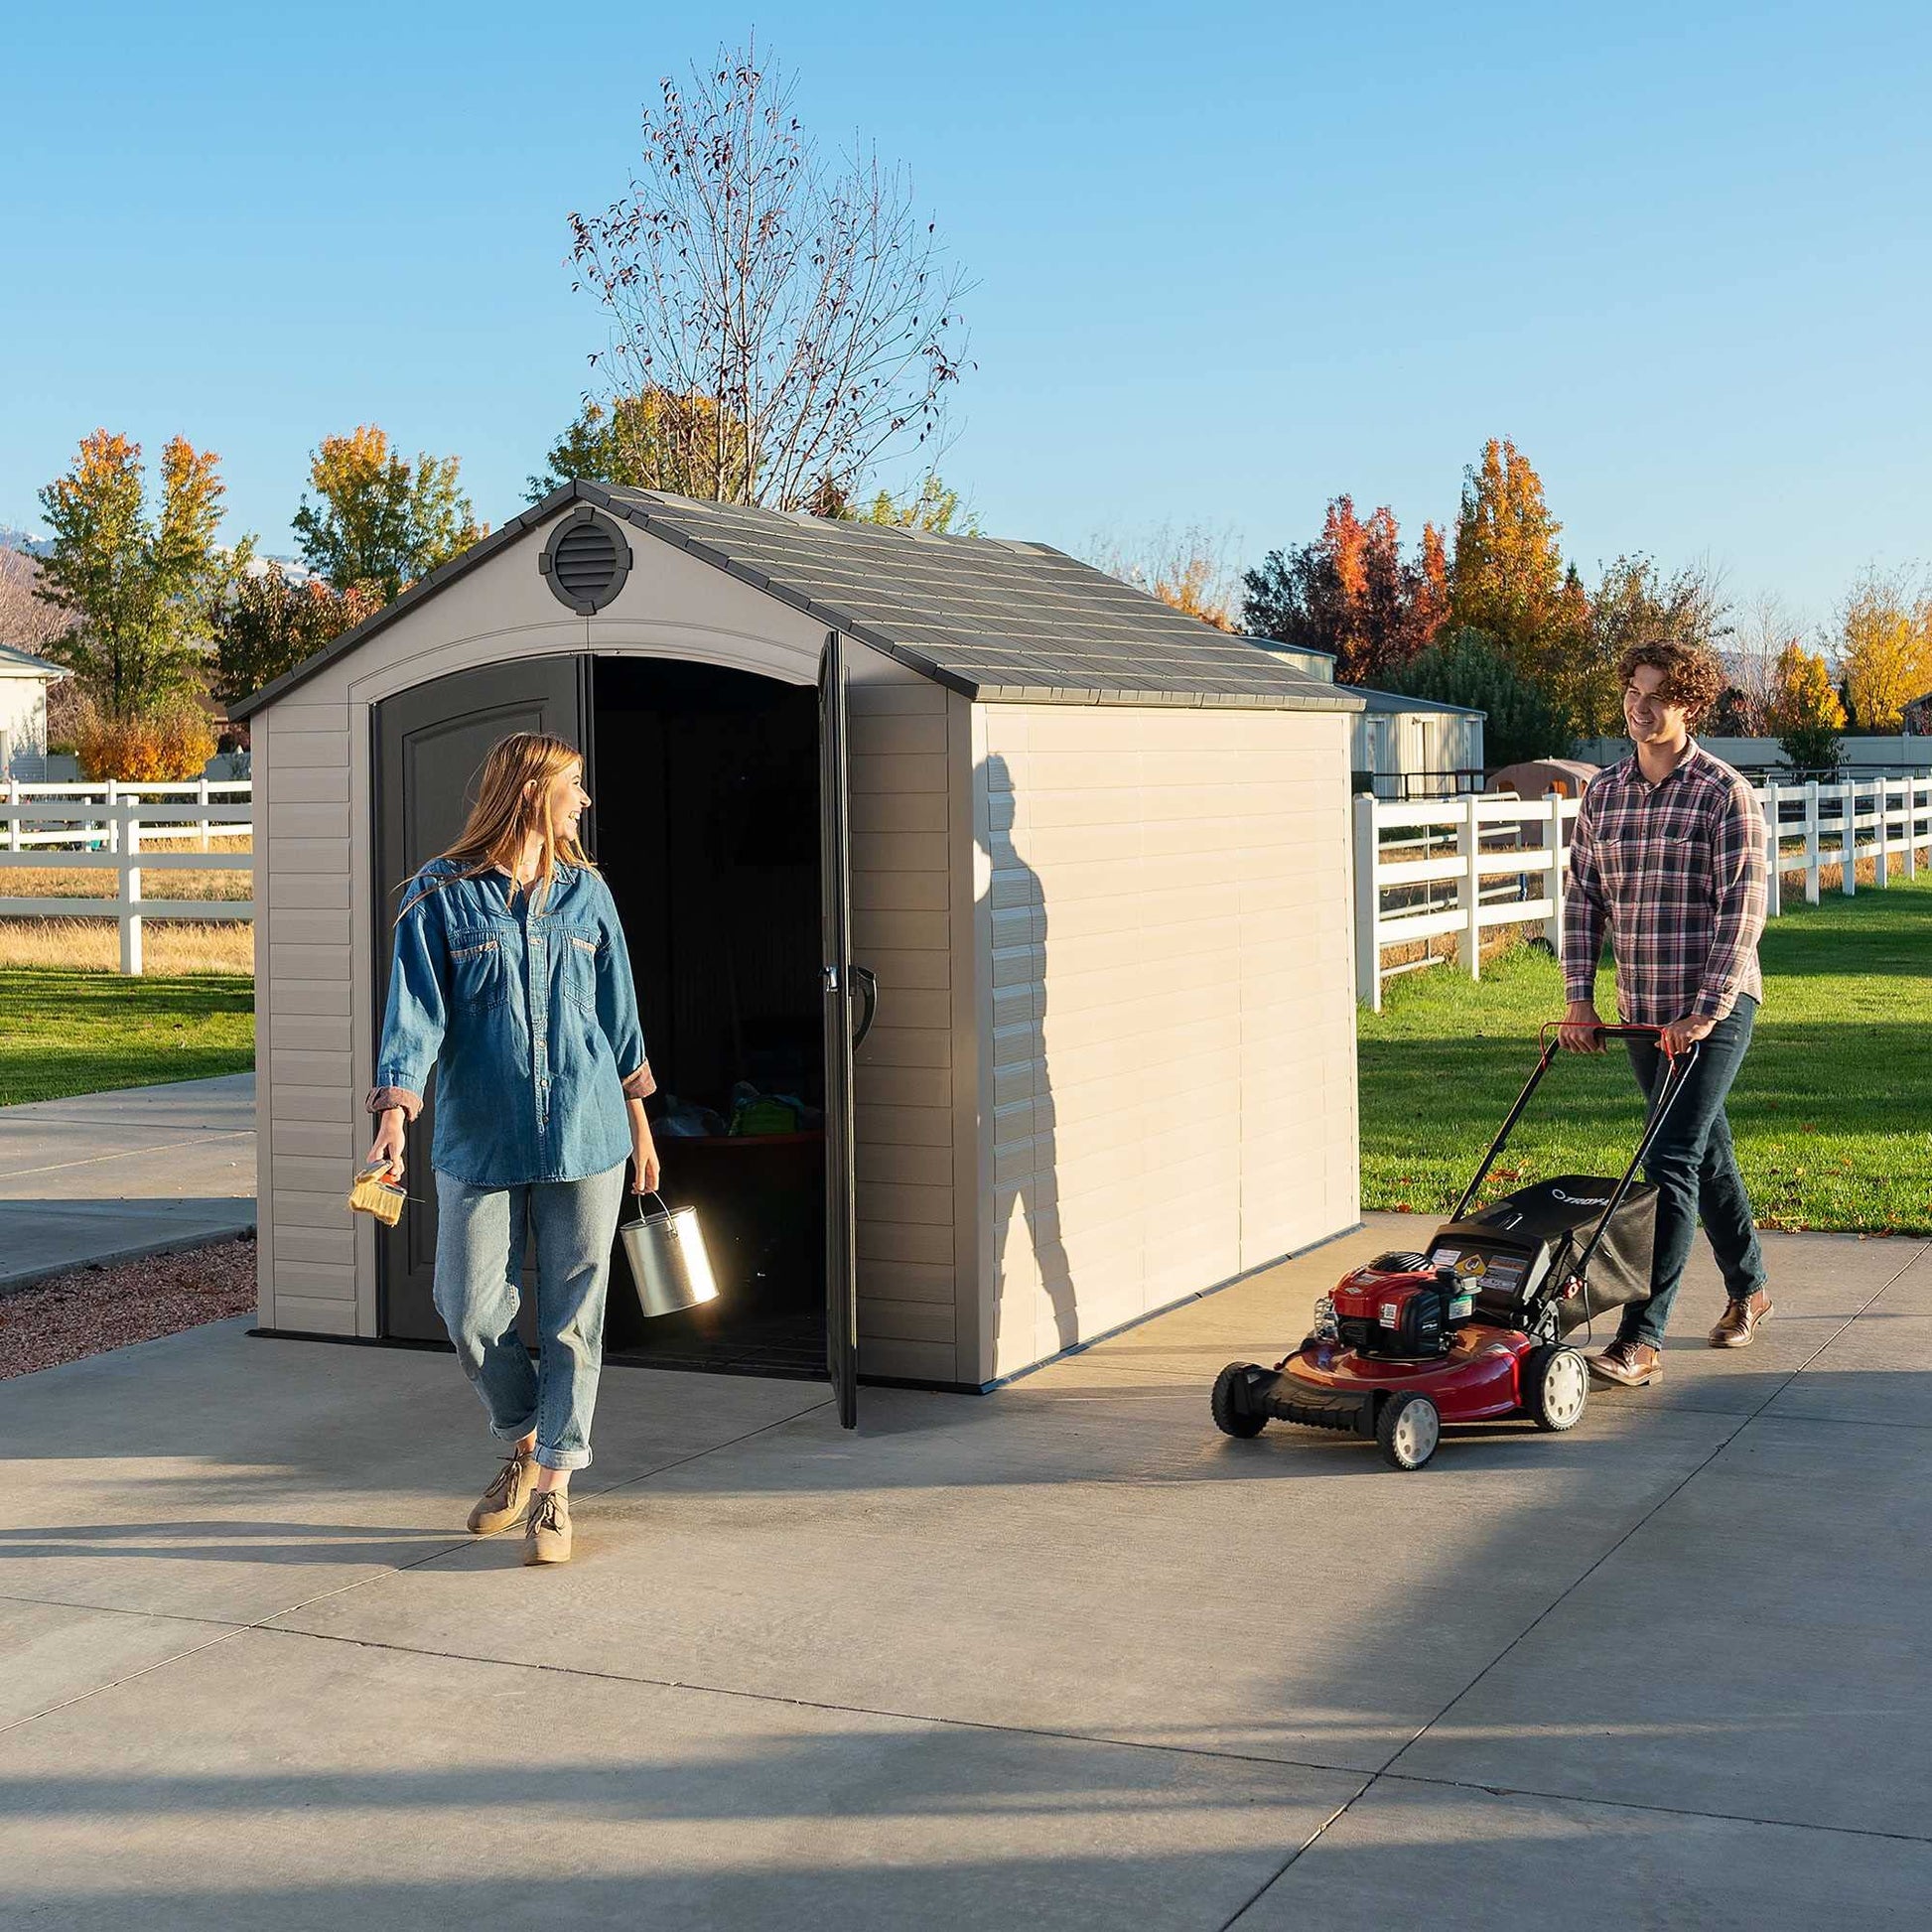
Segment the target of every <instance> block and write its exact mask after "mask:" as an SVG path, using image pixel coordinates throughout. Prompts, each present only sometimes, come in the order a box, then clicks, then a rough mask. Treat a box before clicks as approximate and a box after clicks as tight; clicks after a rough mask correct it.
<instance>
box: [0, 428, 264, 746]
mask: <svg viewBox="0 0 1932 1932" xmlns="http://www.w3.org/2000/svg"><path fill="white" fill-rule="evenodd" d="M218 462H219V459H218V458H217V457H215V456H214V455H213V454H212V453H211V452H208V451H201V450H196V449H195V448H194V447H193V446H192V445H191V444H190V443H189V442H188V440H187V438H186V437H181V436H177V437H175V438H174V439H173V440H172V441H171V442H170V443H169V444H168V445H167V447H166V448H165V449H164V450H163V451H162V453H161V499H160V501H159V503H156V504H150V502H149V500H148V494H147V485H146V481H145V477H144V474H143V471H142V468H141V446H140V444H138V443H135V442H131V441H130V440H129V439H128V438H127V437H125V436H117V435H114V434H113V433H111V432H110V431H108V430H104V429H100V430H95V431H94V433H93V434H92V435H91V436H89V437H87V438H85V439H84V440H83V441H82V443H81V445H80V449H79V454H78V455H77V456H76V458H75V459H74V463H73V467H72V468H71V469H70V470H69V472H68V473H67V475H66V476H64V477H60V478H57V479H56V480H55V481H54V482H53V483H49V484H48V486H47V487H46V488H45V489H43V490H42V491H41V492H40V500H41V507H42V510H43V512H44V513H45V516H46V519H47V523H48V527H49V528H50V529H51V530H52V531H53V533H54V537H53V544H52V547H51V548H50V549H49V551H48V554H47V556H46V557H45V558H43V559H42V560H41V571H40V580H41V581H40V583H39V584H38V585H37V587H36V590H35V595H36V596H37V597H39V598H41V599H42V600H43V601H45V602H46V603H48V604H51V605H52V606H54V607H55V608H56V609H57V610H58V611H59V612H60V614H61V615H62V617H63V619H64V620H65V621H66V622H67V624H68V626H69V627H68V628H67V629H66V630H65V631H64V632H63V634H61V635H60V636H59V637H57V638H55V639H53V640H51V641H50V642H49V643H48V644H47V646H46V651H47V655H48V656H49V657H50V658H51V659H52V660H53V661H54V662H56V663H59V664H65V665H66V666H67V667H68V668H69V670H71V671H72V672H73V674H74V683H75V685H76V686H77V687H78V690H79V693H80V695H81V696H82V697H84V698H85V699H87V700H88V701H89V702H91V703H92V704H93V705H94V706H95V707H96V709H97V710H98V711H99V712H100V713H101V714H102V715H103V716H105V717H106V718H107V719H109V720H110V721H119V720H124V719H128V718H131V717H135V716H137V715H140V714H142V713H145V712H150V711H154V710H158V709H161V708H164V707H165V706H166V705H167V704H168V703H169V701H170V700H172V699H175V698H178V697H179V696H181V695H182V694H185V693H189V692H192V691H194V690H196V689H198V688H199V686H200V684H201V682H202V678H203V675H204V673H205V670H206V666H207V647H208V642H209V638H210V635H211V631H212V625H213V620H214V613H215V610H216V608H217V606H218V605H219V603H220V601H221V598H222V596H223V595H224V593H225V592H226V591H227V589H228V587H229V586H230V585H231V584H232V583H233V581H234V579H235V576H236V574H237V573H238V571H239V570H240V569H241V568H242V567H244V566H245V565H246V563H247V562H248V560H249V557H250V555H251V554H252V546H251V542H250V540H248V539H243V541H242V542H241V543H239V544H237V545H235V546H233V547H232V548H230V549H227V550H223V549H221V548H220V547H219V546H218V545H217V544H216V542H215V535H216V532H217V530H218V529H219V526H220V521H221V497H222V493H223V490H222V484H221V481H220V478H219V476H218V475H217V474H216V465H217V463H218Z"/></svg>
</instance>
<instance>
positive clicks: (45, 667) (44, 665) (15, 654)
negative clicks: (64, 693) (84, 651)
mask: <svg viewBox="0 0 1932 1932" xmlns="http://www.w3.org/2000/svg"><path fill="white" fill-rule="evenodd" d="M71 676H72V672H70V671H69V670H68V669H67V668H66V667H65V666H64V665H61V664H50V663H49V662H48V661H47V659H46V658H45V657H36V656H35V655H34V653H33V652H32V651H31V650H18V649H16V648H15V647H14V646H13V645H12V644H0V677H44V678H46V679H47V680H48V682H49V683H50V684H51V683H52V682H53V681H54V680H55V679H56V678H62V677H71Z"/></svg>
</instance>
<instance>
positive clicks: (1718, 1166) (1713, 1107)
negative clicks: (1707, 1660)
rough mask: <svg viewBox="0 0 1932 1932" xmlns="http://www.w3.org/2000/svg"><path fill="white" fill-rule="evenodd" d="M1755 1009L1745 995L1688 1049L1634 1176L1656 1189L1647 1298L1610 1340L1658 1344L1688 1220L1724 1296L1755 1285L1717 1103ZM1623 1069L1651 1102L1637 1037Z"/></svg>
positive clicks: (1726, 1127) (1660, 1071)
mask: <svg viewBox="0 0 1932 1932" xmlns="http://www.w3.org/2000/svg"><path fill="white" fill-rule="evenodd" d="M1756 1018H1757V1002H1756V1001H1755V1000H1753V999H1752V998H1751V997H1750V996H1749V995H1748V994H1745V995H1743V996H1742V997H1740V998H1739V1000H1738V1002H1737V1004H1736V1006H1735V1007H1734V1008H1733V1009H1732V1010H1731V1012H1730V1013H1729V1014H1728V1015H1727V1016H1726V1017H1725V1019H1723V1020H1720V1021H1719V1022H1718V1024H1717V1026H1716V1027H1714V1028H1713V1029H1712V1031H1711V1032H1710V1033H1709V1034H1708V1035H1706V1036H1705V1037H1704V1038H1703V1039H1702V1040H1701V1041H1700V1042H1699V1044H1698V1056H1697V1064H1696V1065H1695V1066H1694V1067H1693V1068H1692V1069H1691V1073H1690V1077H1689V1080H1688V1081H1687V1083H1686V1085H1685V1087H1684V1090H1683V1092H1682V1093H1680V1094H1679V1095H1678V1096H1677V1098H1676V1100H1675V1101H1673V1102H1672V1104H1671V1110H1670V1114H1669V1117H1668V1118H1667V1119H1666V1120H1665V1122H1664V1126H1663V1130H1662V1132H1661V1133H1659V1135H1658V1136H1657V1140H1656V1144H1655V1145H1654V1146H1653V1147H1652V1148H1651V1150H1650V1154H1649V1157H1648V1158H1647V1159H1646V1160H1645V1162H1644V1176H1645V1178H1646V1179H1648V1180H1650V1181H1651V1182H1652V1183H1653V1184H1654V1185H1655V1186H1656V1188H1657V1247H1656V1252H1655V1255H1654V1257H1653V1259H1652V1261H1651V1265H1650V1300H1649V1301H1647V1302H1633V1303H1632V1304H1631V1305H1630V1306H1629V1307H1628V1308H1627V1309H1625V1310H1624V1311H1623V1322H1622V1325H1621V1327H1620V1328H1619V1329H1618V1331H1617V1339H1618V1340H1619V1341H1647V1342H1649V1343H1650V1345H1651V1346H1652V1347H1653V1348H1661V1347H1662V1346H1663V1344H1664V1324H1665V1322H1666V1321H1668V1320H1669V1319H1670V1305H1671V1303H1672V1302H1674V1301H1675V1300H1676V1299H1677V1287H1678V1283H1679V1282H1680V1281H1682V1280H1683V1277H1684V1264H1685V1263H1686V1262H1687V1261H1688V1260H1689V1259H1690V1258H1691V1241H1692V1237H1693V1236H1694V1235H1696V1233H1697V1227H1698V1221H1699V1219H1700V1218H1702V1219H1703V1222H1704V1231H1705V1233H1706V1234H1708V1235H1709V1236H1710V1237H1711V1247H1712V1250H1713V1252H1714V1253H1715V1254H1716V1255H1717V1257H1718V1267H1719V1268H1720V1269H1721V1270H1722V1271H1723V1274H1724V1278H1725V1293H1726V1294H1727V1295H1731V1296H1745V1295H1750V1294H1753V1293H1755V1292H1756V1291H1757V1290H1758V1289H1760V1288H1762V1287H1763V1286H1764V1257H1763V1255H1762V1254H1761V1253H1759V1251H1758V1246H1757V1229H1756V1227H1755V1225H1754V1224H1753V1223H1752V1221H1751V1204H1750V1201H1749V1200H1748V1199H1747V1198H1746V1196H1745V1193H1744V1182H1743V1179H1742V1177H1741V1176H1740V1175H1739V1174H1738V1172H1737V1157H1736V1155H1735V1153H1734V1152H1733V1151H1732V1148H1731V1144H1730V1123H1729V1121H1727V1120H1726V1119H1725V1095H1726V1094H1728V1093H1729V1091H1730V1083H1731V1081H1732V1080H1733V1079H1735V1078H1736V1075H1737V1068H1738V1066H1739V1065H1740V1064H1741V1063H1742V1061H1743V1058H1744V1052H1745V1049H1746V1048H1747V1047H1748V1046H1749V1045H1750V1043H1751V1023H1752V1022H1753V1021H1754V1020H1755V1019H1756ZM1624 1044H1625V1045H1626V1046H1627V1047H1628V1048H1629V1049H1630V1064H1631V1066H1632V1067H1633V1068H1635V1070H1636V1075H1637V1083H1638V1085H1640V1086H1641V1087H1642V1088H1643V1090H1644V1093H1645V1094H1646V1095H1647V1096H1650V1097H1652V1098H1654V1097H1655V1095H1656V1092H1657V1083H1658V1082H1659V1081H1660V1080H1661V1079H1662V1078H1663V1076H1664V1067H1665V1060H1664V1055H1663V1053H1662V1052H1661V1051H1660V1050H1659V1048H1657V1047H1656V1046H1654V1045H1653V1044H1652V1043H1651V1042H1650V1041H1649V1040H1647V1039H1630V1040H1626V1041H1625V1042H1624Z"/></svg>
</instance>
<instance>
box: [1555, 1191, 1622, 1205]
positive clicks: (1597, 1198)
mask: <svg viewBox="0 0 1932 1932" xmlns="http://www.w3.org/2000/svg"><path fill="white" fill-rule="evenodd" d="M1550 1198H1551V1199H1552V1200H1560V1201H1568V1202H1569V1203H1570V1205H1571V1206H1572V1207H1608V1206H1609V1204H1610V1197H1609V1195H1608V1194H1566V1193H1565V1192H1564V1191H1563V1189H1562V1188H1561V1187H1552V1188H1551V1189H1550Z"/></svg>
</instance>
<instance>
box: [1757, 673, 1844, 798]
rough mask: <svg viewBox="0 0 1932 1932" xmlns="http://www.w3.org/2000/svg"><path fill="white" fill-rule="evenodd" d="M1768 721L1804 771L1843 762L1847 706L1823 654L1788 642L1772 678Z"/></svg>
mask: <svg viewBox="0 0 1932 1932" xmlns="http://www.w3.org/2000/svg"><path fill="white" fill-rule="evenodd" d="M1765 723H1766V724H1768V725H1769V726H1770V728H1771V730H1772V731H1773V732H1775V733H1776V734H1777V740H1778V744H1779V745H1780V746H1781V747H1783V750H1784V755H1785V757H1786V758H1788V759H1790V760H1791V762H1792V764H1793V766H1794V767H1795V768H1797V769H1798V770H1800V771H1825V770H1831V769H1833V768H1835V767H1836V766H1837V764H1838V760H1839V755H1840V752H1841V750H1842V747H1841V746H1840V744H1839V736H1838V735H1839V733H1840V732H1842V731H1843V730H1844V729H1845V707H1844V706H1843V705H1842V704H1841V703H1840V702H1839V698H1838V693H1837V692H1836V691H1835V690H1833V689H1832V673H1831V669H1830V667H1829V666H1828V665H1827V664H1826V662H1825V660H1824V658H1822V657H1821V656H1819V655H1817V653H1815V652H1813V651H1808V650H1806V649H1805V648H1804V646H1803V645H1802V644H1799V643H1796V642H1793V643H1789V644H1787V645H1785V647H1784V649H1783V650H1782V651H1781V652H1780V653H1779V655H1778V664H1777V670H1776V672H1775V674H1774V675H1773V677H1772V681H1771V698H1770V702H1769V704H1768V705H1767V706H1766V707H1765Z"/></svg>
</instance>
